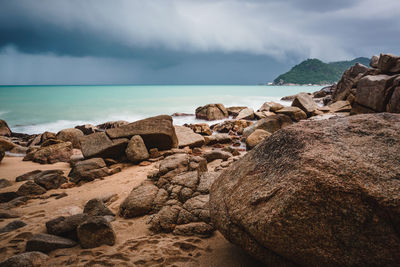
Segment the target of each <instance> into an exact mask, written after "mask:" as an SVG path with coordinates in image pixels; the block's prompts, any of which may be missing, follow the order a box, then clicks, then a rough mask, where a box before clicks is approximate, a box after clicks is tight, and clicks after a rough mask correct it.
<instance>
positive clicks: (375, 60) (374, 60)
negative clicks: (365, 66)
mask: <svg viewBox="0 0 400 267" xmlns="http://www.w3.org/2000/svg"><path fill="white" fill-rule="evenodd" d="M378 62H379V56H376V55H375V56H372V57H371V61H370V62H369V65H370V66H371V67H373V68H377V67H378Z"/></svg>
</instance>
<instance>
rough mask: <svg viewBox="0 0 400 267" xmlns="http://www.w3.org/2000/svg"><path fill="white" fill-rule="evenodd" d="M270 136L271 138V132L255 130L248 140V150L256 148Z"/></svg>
mask: <svg viewBox="0 0 400 267" xmlns="http://www.w3.org/2000/svg"><path fill="white" fill-rule="evenodd" d="M269 136H271V133H270V132H267V131H265V130H262V129H257V130H255V131H254V132H253V133H252V134H250V135H249V137H247V138H246V147H247V149H252V148H254V147H255V146H256V145H258V144H259V143H261V142H262V141H264V139H265V138H267V137H269Z"/></svg>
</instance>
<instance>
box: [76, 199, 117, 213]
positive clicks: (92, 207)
mask: <svg viewBox="0 0 400 267" xmlns="http://www.w3.org/2000/svg"><path fill="white" fill-rule="evenodd" d="M83 213H85V214H88V215H90V216H115V214H114V213H113V212H112V211H111V210H110V209H109V208H108V207H107V206H106V205H104V203H103V201H100V200H98V199H96V198H94V199H91V200H89V201H88V202H87V203H86V204H85V207H84V209H83Z"/></svg>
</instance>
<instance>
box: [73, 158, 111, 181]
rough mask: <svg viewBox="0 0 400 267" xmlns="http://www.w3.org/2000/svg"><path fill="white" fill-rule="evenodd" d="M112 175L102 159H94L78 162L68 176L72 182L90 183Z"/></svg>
mask: <svg viewBox="0 0 400 267" xmlns="http://www.w3.org/2000/svg"><path fill="white" fill-rule="evenodd" d="M108 175H111V171H110V169H108V168H107V166H106V163H105V162H104V160H103V159H102V158H92V159H87V160H83V161H79V162H77V163H76V164H75V165H74V166H73V167H72V169H71V171H70V172H69V174H68V177H70V181H71V182H73V183H79V182H80V181H85V182H90V181H93V180H95V179H98V178H101V177H104V176H108Z"/></svg>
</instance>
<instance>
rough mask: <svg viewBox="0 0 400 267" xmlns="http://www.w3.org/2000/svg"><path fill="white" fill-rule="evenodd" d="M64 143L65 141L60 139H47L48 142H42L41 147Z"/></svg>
mask: <svg viewBox="0 0 400 267" xmlns="http://www.w3.org/2000/svg"><path fill="white" fill-rule="evenodd" d="M62 143H64V141H63V140H60V139H46V141H44V142H42V143H41V145H40V147H47V146H51V145H57V144H62Z"/></svg>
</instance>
